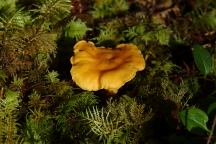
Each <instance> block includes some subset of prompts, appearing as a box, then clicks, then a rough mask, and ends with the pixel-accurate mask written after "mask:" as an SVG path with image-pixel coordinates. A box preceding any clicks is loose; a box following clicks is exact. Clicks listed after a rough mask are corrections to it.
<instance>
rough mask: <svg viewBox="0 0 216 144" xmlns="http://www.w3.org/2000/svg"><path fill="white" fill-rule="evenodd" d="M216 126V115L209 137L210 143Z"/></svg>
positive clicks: (208, 143)
mask: <svg viewBox="0 0 216 144" xmlns="http://www.w3.org/2000/svg"><path fill="white" fill-rule="evenodd" d="M215 126H216V115H215V116H214V121H213V124H212V128H211V133H210V135H209V137H208V141H207V144H210V142H211V139H212V135H213V132H214V129H215Z"/></svg>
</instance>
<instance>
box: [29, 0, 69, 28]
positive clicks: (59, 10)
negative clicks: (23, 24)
mask: <svg viewBox="0 0 216 144" xmlns="http://www.w3.org/2000/svg"><path fill="white" fill-rule="evenodd" d="M36 7H37V8H36V9H34V10H32V11H33V12H34V13H35V14H36V15H37V17H36V18H35V21H40V22H42V23H44V22H45V21H46V22H50V24H51V23H53V24H55V23H56V22H57V21H59V20H61V19H63V18H65V17H67V16H68V15H69V14H70V10H71V1H70V0H39V3H38V4H37V5H36Z"/></svg>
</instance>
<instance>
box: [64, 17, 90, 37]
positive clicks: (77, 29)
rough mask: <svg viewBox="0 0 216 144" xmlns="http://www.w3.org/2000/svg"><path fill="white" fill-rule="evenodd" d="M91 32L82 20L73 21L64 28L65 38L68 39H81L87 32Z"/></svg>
mask: <svg viewBox="0 0 216 144" xmlns="http://www.w3.org/2000/svg"><path fill="white" fill-rule="evenodd" d="M89 30H91V29H90V28H88V27H87V26H86V24H85V23H84V22H82V21H81V20H80V19H77V20H75V19H74V20H71V21H70V22H69V23H68V24H67V25H66V27H65V28H64V36H65V37H66V38H70V39H71V38H75V39H76V40H79V39H81V38H82V37H83V36H84V35H85V34H86V32H87V31H89Z"/></svg>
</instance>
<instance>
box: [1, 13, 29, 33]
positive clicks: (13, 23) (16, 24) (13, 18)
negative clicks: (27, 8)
mask: <svg viewBox="0 0 216 144" xmlns="http://www.w3.org/2000/svg"><path fill="white" fill-rule="evenodd" d="M29 22H30V16H29V14H28V13H27V12H23V11H22V9H19V10H16V11H14V12H12V13H10V15H2V16H1V17H0V29H1V30H2V31H4V32H14V30H21V29H23V28H24V26H25V25H26V24H27V23H29Z"/></svg>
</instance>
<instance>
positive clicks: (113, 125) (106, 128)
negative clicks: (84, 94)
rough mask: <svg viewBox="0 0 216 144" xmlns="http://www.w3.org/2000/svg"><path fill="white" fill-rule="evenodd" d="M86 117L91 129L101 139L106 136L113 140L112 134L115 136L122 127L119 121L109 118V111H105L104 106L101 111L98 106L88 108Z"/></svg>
mask: <svg viewBox="0 0 216 144" xmlns="http://www.w3.org/2000/svg"><path fill="white" fill-rule="evenodd" d="M84 118H85V119H86V120H87V121H88V123H89V125H90V127H91V131H92V132H93V133H95V134H96V135H98V136H99V140H101V139H102V138H105V139H107V140H108V141H110V142H111V141H112V140H113V139H114V137H111V136H115V133H116V132H119V131H120V129H121V128H120V127H119V126H118V122H115V121H111V120H110V119H109V112H105V111H104V109H103V108H102V109H101V110H100V111H99V110H98V108H97V107H93V109H92V110H90V109H87V110H86V113H85V115H84Z"/></svg>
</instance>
